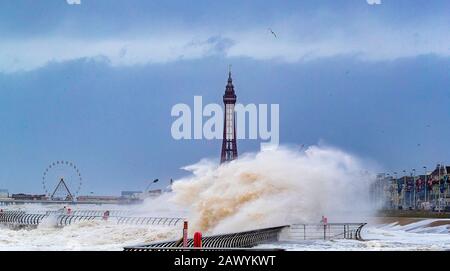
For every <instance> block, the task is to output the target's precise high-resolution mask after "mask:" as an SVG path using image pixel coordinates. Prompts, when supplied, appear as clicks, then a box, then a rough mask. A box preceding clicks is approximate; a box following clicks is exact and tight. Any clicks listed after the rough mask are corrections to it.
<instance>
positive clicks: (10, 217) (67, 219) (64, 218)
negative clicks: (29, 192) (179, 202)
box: [0, 211, 184, 227]
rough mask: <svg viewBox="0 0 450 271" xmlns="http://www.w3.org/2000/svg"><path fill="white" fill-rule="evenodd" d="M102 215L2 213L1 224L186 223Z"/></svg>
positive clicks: (173, 218)
mask: <svg viewBox="0 0 450 271" xmlns="http://www.w3.org/2000/svg"><path fill="white" fill-rule="evenodd" d="M74 213H75V212H74ZM100 213H101V214H102V215H79V214H58V213H52V212H50V213H49V212H47V213H44V214H36V213H34V214H33V213H26V212H24V211H2V212H0V223H2V224H7V225H12V226H37V225H39V224H41V223H42V222H43V221H44V220H45V219H48V221H52V222H53V223H55V226H60V227H64V226H67V225H70V224H73V223H77V222H82V221H95V220H97V221H102V220H103V221H105V220H108V222H109V223H114V224H128V225H162V226H177V225H180V224H181V223H182V222H183V221H184V218H180V217H138V216H119V215H117V214H115V215H108V216H105V215H104V212H100ZM95 214H97V213H95Z"/></svg>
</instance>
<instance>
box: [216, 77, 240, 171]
mask: <svg viewBox="0 0 450 271" xmlns="http://www.w3.org/2000/svg"><path fill="white" fill-rule="evenodd" d="M223 103H224V105H225V113H224V123H223V139H222V153H221V155H220V163H224V162H228V161H232V160H234V159H236V158H237V157H238V152H237V144H236V116H235V112H234V107H235V105H236V94H235V92H234V86H233V79H232V78H231V70H230V71H229V72H228V83H227V86H226V87H225V94H224V95H223Z"/></svg>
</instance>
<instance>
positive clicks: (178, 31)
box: [0, 0, 450, 194]
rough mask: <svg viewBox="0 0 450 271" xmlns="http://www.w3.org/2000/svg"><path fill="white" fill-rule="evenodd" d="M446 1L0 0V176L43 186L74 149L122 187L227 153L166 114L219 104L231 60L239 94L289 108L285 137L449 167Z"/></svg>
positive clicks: (16, 185) (394, 165)
mask: <svg viewBox="0 0 450 271" xmlns="http://www.w3.org/2000/svg"><path fill="white" fill-rule="evenodd" d="M369 2H371V1H369ZM374 2H376V1H374ZM69 3H70V4H69ZM449 10H450V2H449V1H445V0H442V1H439V0H436V1H426V0H423V1H422V0H382V1H381V3H380V4H369V3H368V2H367V1H366V0H348V1H341V0H339V1H338V0H334V1H325V0H320V1H318V0H314V1H312V0H311V1H283V2H280V1H158V2H157V1H137V0H127V1H123V0H121V1H115V0H81V1H69V0H67V1H66V0H48V1H44V0H42V1H33V0H17V1H12V0H11V1H9V0H7V1H1V2H0V121H1V123H2V128H0V132H1V133H0V134H1V139H2V140H1V141H0V164H1V168H0V188H7V189H9V190H10V191H12V192H19V191H23V192H33V193H40V192H42V188H41V176H42V173H43V171H44V170H45V168H46V166H47V165H48V164H49V163H51V162H52V161H55V160H69V161H74V162H75V163H76V164H77V165H78V167H79V169H80V171H81V172H82V174H83V176H84V184H83V188H82V191H81V192H82V193H84V194H86V193H89V192H90V191H94V192H95V193H101V194H118V193H119V192H120V191H121V190H142V189H144V188H145V187H146V186H147V184H148V181H149V180H152V179H154V178H160V179H161V182H160V183H161V184H159V186H164V185H166V184H167V183H168V180H169V179H170V177H173V178H177V177H180V176H182V175H183V174H185V172H183V171H182V170H180V168H181V167H182V166H185V165H188V164H192V163H195V162H197V161H199V160H200V159H202V158H213V159H217V160H218V159H219V154H220V141H217V140H214V141H205V140H192V141H176V140H174V139H172V137H171V134H170V127H171V124H172V122H173V120H174V118H172V117H171V115H170V110H171V108H172V106H173V105H174V104H176V103H187V104H191V105H192V104H193V96H194V95H202V96H203V101H204V103H210V102H215V103H221V95H222V94H223V91H224V88H225V84H226V79H227V69H228V65H229V64H232V65H233V77H234V84H235V90H236V92H237V95H238V102H240V103H244V104H248V103H268V104H272V103H278V104H280V141H281V143H282V144H286V145H291V146H298V145H301V144H307V145H311V144H317V143H319V142H322V143H324V144H329V145H333V146H335V147H338V148H341V149H343V150H346V151H348V152H350V153H353V154H355V155H358V156H360V157H363V158H364V159H368V160H370V161H373V162H374V163H376V164H378V165H379V166H380V170H381V169H382V170H386V171H390V172H392V171H394V170H397V171H402V170H404V169H405V170H408V171H409V170H411V169H412V168H416V169H417V170H418V171H419V169H420V170H422V167H423V166H424V165H426V166H428V167H429V168H431V167H434V166H435V164H436V163H437V162H439V161H442V162H447V163H450V153H449V152H448V150H449V147H450V125H449V121H448V118H449V114H450V75H449V73H450V16H449ZM269 28H270V29H272V30H273V31H274V32H275V33H276V35H277V38H275V37H274V35H272V33H271V32H270V31H269ZM238 148H239V151H240V153H242V152H252V151H258V149H259V142H258V141H257V140H241V141H239V142H238ZM155 187H158V185H155Z"/></svg>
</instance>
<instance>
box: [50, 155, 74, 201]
mask: <svg viewBox="0 0 450 271" xmlns="http://www.w3.org/2000/svg"><path fill="white" fill-rule="evenodd" d="M82 184H83V178H82V176H81V172H80V170H79V168H78V167H77V165H75V163H73V162H69V161H63V160H60V161H55V162H52V163H51V164H49V165H48V166H47V168H46V169H45V171H44V173H43V174H42V187H43V189H44V192H45V195H46V196H48V197H49V199H51V200H70V201H73V200H75V199H76V197H77V195H78V193H79V192H80V190H81V185H82Z"/></svg>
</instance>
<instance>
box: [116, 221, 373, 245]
mask: <svg viewBox="0 0 450 271" xmlns="http://www.w3.org/2000/svg"><path fill="white" fill-rule="evenodd" d="M365 225H366V223H327V224H293V225H284V226H279V227H271V228H264V229H256V230H250V231H243V232H235V233H227V234H218V235H210V236H205V237H202V238H201V239H202V240H201V242H200V243H201V247H196V246H195V245H194V243H195V240H194V239H192V238H191V239H187V240H186V242H185V244H183V239H179V240H171V241H165V242H154V243H149V244H142V245H136V246H128V247H124V250H125V251H173V250H175V251H176V250H228V249H244V248H253V247H255V246H258V245H260V244H266V243H272V242H277V241H289V242H292V241H294V242H301V241H303V240H335V239H354V240H362V237H361V230H362V228H363V227H364V226H365ZM263 250H264V249H263Z"/></svg>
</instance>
